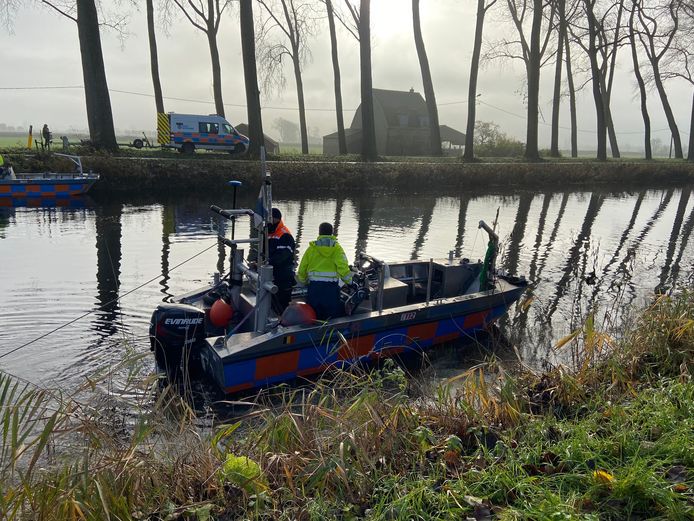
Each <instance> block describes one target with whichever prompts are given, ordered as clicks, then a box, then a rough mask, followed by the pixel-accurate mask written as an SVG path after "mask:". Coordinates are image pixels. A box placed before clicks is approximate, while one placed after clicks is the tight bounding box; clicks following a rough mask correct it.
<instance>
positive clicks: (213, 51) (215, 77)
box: [206, 0, 225, 117]
mask: <svg viewBox="0 0 694 521" xmlns="http://www.w3.org/2000/svg"><path fill="white" fill-rule="evenodd" d="M209 4H210V12H212V0H209ZM206 34H207V43H208V45H209V47H210V57H211V58H212V92H213V93H214V106H215V110H216V111H217V115H218V116H222V117H225V115H224V101H223V100H222V68H221V66H220V63H219V48H218V47H217V32H216V31H215V28H214V23H213V22H212V17H210V19H209V20H208V23H207V31H206Z"/></svg>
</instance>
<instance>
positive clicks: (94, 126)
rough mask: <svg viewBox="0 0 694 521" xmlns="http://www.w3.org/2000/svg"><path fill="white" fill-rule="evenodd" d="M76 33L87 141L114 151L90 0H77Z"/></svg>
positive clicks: (112, 133)
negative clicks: (80, 64) (87, 129)
mask: <svg viewBox="0 0 694 521" xmlns="http://www.w3.org/2000/svg"><path fill="white" fill-rule="evenodd" d="M77 32H78V35H79V41H80V53H81V56H82V75H83V77H84V95H85V98H86V102H87V121H88V123H89V138H90V139H91V141H92V143H93V144H94V146H95V147H96V148H102V149H106V150H112V151H115V150H118V144H117V143H116V132H115V130H114V128H113V113H112V112H111V98H110V96H109V92H108V83H107V82H106V70H105V68H104V56H103V54H102V52H101V37H100V35H99V18H98V14H97V10H96V5H95V3H94V0H77Z"/></svg>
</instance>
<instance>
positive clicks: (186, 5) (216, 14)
mask: <svg viewBox="0 0 694 521" xmlns="http://www.w3.org/2000/svg"><path fill="white" fill-rule="evenodd" d="M173 2H174V4H176V6H178V8H179V9H180V10H181V12H182V13H183V14H184V15H185V17H186V18H187V19H188V21H189V22H190V23H191V24H193V27H195V28H196V29H198V30H200V31H202V32H203V33H205V36H206V37H207V45H208V46H209V48H210V58H211V60H212V91H213V92H214V105H215V110H216V111H217V115H219V116H222V117H224V101H223V99H222V68H221V65H220V60H219V46H218V45H217V34H218V33H219V24H220V22H221V21H222V14H223V13H224V11H225V10H226V8H227V7H228V6H229V5H230V4H231V0H206V1H203V0H198V1H197V2H194V1H193V0H173Z"/></svg>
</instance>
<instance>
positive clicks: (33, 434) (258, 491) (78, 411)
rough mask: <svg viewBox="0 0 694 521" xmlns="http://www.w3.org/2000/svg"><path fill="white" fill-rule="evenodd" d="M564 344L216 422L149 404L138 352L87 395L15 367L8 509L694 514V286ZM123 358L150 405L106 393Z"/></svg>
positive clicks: (354, 386)
mask: <svg viewBox="0 0 694 521" xmlns="http://www.w3.org/2000/svg"><path fill="white" fill-rule="evenodd" d="M557 349H571V350H572V357H571V359H572V360H573V361H574V363H573V366H572V367H556V368H554V369H552V370H549V371H547V372H545V373H542V374H538V373H535V372H533V371H531V370H529V369H524V368H520V369H516V370H515V371H513V372H509V371H507V370H505V369H504V368H503V367H502V366H501V365H499V363H498V362H495V361H490V362H489V363H488V364H486V367H482V366H480V367H476V368H473V369H471V370H469V371H467V372H466V373H465V374H463V375H461V376H460V377H459V378H458V379H457V381H456V382H455V383H456V386H455V389H457V390H455V391H453V390H452V388H451V387H446V386H444V387H440V388H438V389H435V390H432V391H431V392H424V393H422V392H413V388H412V387H413V384H412V382H411V381H408V380H407V379H406V378H405V376H404V375H403V373H402V371H400V370H398V369H396V368H393V367H385V368H384V369H383V370H382V371H380V372H375V373H369V374H353V373H337V374H335V375H333V377H332V380H323V381H321V382H319V383H318V384H316V385H313V386H311V387H309V388H308V389H303V390H290V389H285V390H284V392H283V393H280V394H279V395H275V396H274V397H273V398H272V400H269V399H265V398H264V397H262V396H261V397H259V398H257V399H256V400H254V401H253V402H252V403H250V404H247V405H246V407H248V409H247V411H248V412H247V413H246V414H244V416H243V417H241V418H238V419H236V420H234V421H233V422H231V423H228V424H215V425H213V426H210V425H209V424H205V423H204V421H203V420H201V419H199V418H198V419H196V418H195V417H194V416H193V415H192V413H191V411H190V409H188V407H187V406H186V404H185V403H184V402H182V401H181V400H180V399H178V398H177V397H175V396H174V395H173V394H170V393H168V392H164V393H161V394H158V395H157V396H158V397H157V400H156V402H155V403H152V400H151V396H152V395H151V394H150V393H149V392H148V389H150V388H151V386H152V385H153V380H152V379H151V378H150V379H146V378H143V377H142V376H141V375H140V374H139V373H138V370H139V368H141V366H142V365H141V364H138V362H137V360H138V357H135V359H134V360H133V359H130V360H124V361H123V363H122V364H120V365H119V366H118V367H116V368H112V370H111V371H108V372H106V373H104V374H103V375H101V376H96V377H94V378H92V379H89V380H88V381H87V383H86V384H85V386H84V387H83V388H82V389H80V390H78V392H77V393H76V394H73V395H71V396H64V395H62V394H59V393H56V392H49V391H46V390H41V389H37V388H35V387H33V386H31V385H29V384H25V383H22V382H19V381H17V380H16V379H14V378H12V377H9V376H2V377H1V378H0V406H1V407H0V430H2V436H1V440H2V445H1V446H0V448H1V450H0V482H2V483H3V487H2V493H0V517H1V518H3V519H4V518H10V519H15V518H16V519H21V518H25V519H89V520H92V519H93V520H97V519H98V520H103V519H113V520H116V519H199V520H208V519H272V520H276V519H286V520H289V519H306V520H312V519H316V520H319V519H321V520H322V519H344V520H351V519H374V520H376V519H378V520H393V519H403V520H409V519H465V518H473V519H478V520H481V519H485V520H487V519H501V520H511V519H514V520H515V519H527V520H544V519H547V520H549V519H596V520H598V519H599V520H603V519H615V520H617V519H619V520H622V519H693V518H694V451H692V447H694V382H693V381H692V377H691V375H692V370H694V294H685V295H682V296H680V297H677V298H674V299H671V298H669V297H661V298H659V299H658V300H656V301H655V302H654V303H653V304H652V305H651V306H650V307H649V308H648V309H646V310H645V311H644V312H643V314H642V316H641V317H640V318H639V320H638V321H637V323H636V324H635V326H634V327H633V329H631V330H630V331H628V332H626V333H625V334H624V336H623V338H621V339H620V340H616V339H613V338H610V337H609V336H607V335H606V334H605V333H603V332H601V331H600V330H599V329H598V328H596V327H595V325H594V323H593V320H592V318H590V317H589V318H588V319H587V320H586V322H585V323H584V325H583V326H582V327H581V329H580V330H577V331H575V332H574V333H572V334H571V335H569V336H567V337H566V338H565V339H563V340H562V341H561V342H559V343H558V345H557ZM143 365H145V366H146V365H149V364H143ZM123 372H126V373H127V374H126V381H129V382H132V383H133V385H136V386H137V387H139V389H140V392H139V393H135V395H136V396H140V397H141V399H140V400H139V401H138V402H137V403H136V404H133V403H131V402H129V403H127V404H126V403H124V398H123V396H124V393H118V394H115V393H112V392H107V391H104V389H109V388H110V386H109V385H107V384H108V382H109V379H110V378H112V375H113V374H114V373H123ZM127 394H130V395H132V394H133V393H132V392H129V393H127Z"/></svg>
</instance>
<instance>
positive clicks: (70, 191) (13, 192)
mask: <svg viewBox="0 0 694 521" xmlns="http://www.w3.org/2000/svg"><path fill="white" fill-rule="evenodd" d="M96 181H97V179H95V178H87V179H79V178H61V179H16V180H9V181H8V180H3V181H0V198H14V199H27V198H34V197H41V198H63V197H71V196H75V195H80V194H84V193H86V192H87V191H88V190H89V189H90V188H91V187H92V185H93V184H94V183H95V182H96Z"/></svg>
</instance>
